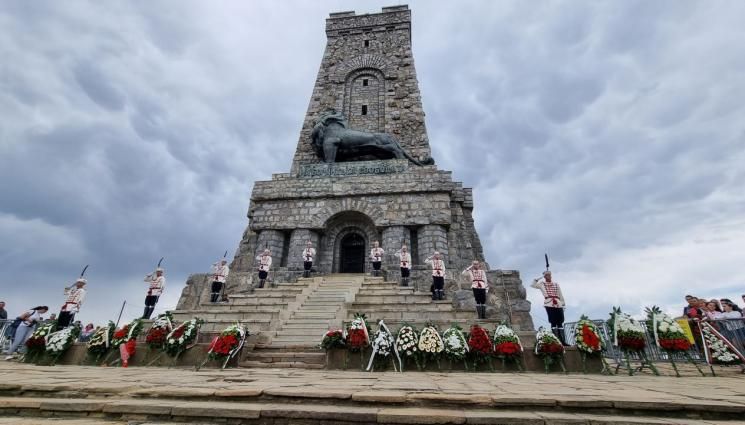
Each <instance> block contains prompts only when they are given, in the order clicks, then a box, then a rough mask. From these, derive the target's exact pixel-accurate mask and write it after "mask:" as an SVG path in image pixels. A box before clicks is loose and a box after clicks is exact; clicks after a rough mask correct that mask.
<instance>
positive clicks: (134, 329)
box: [111, 319, 142, 348]
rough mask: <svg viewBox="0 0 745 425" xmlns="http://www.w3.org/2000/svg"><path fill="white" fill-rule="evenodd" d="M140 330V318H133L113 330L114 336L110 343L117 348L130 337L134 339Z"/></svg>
mask: <svg viewBox="0 0 745 425" xmlns="http://www.w3.org/2000/svg"><path fill="white" fill-rule="evenodd" d="M140 332H142V319H135V320H133V321H131V322H129V323H127V324H126V325H124V326H122V327H121V328H119V329H117V330H116V331H114V337H113V338H112V339H111V345H112V346H113V347H114V348H119V346H120V345H122V344H124V343H126V342H127V341H129V340H130V339H135V338H137V336H138V335H139V334H140Z"/></svg>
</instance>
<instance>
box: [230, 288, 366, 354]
mask: <svg viewBox="0 0 745 425" xmlns="http://www.w3.org/2000/svg"><path fill="white" fill-rule="evenodd" d="M365 280H366V277H365V276H363V275H351V274H350V275H346V274H338V275H331V276H324V277H318V278H314V279H299V281H298V284H308V288H309V290H308V291H307V293H305V294H303V296H302V297H301V298H299V299H297V300H296V307H295V308H294V309H292V311H290V312H289V315H288V316H289V317H287V318H286V319H285V320H282V321H281V323H280V324H279V325H278V326H277V327H276V330H274V332H272V336H271V339H270V341H268V342H266V343H261V344H257V345H256V346H255V347H254V350H253V351H252V352H249V353H247V354H246V356H245V357H244V359H243V361H241V362H240V366H241V367H292V368H306V369H323V368H324V367H325V366H326V355H325V353H323V352H321V351H319V350H318V349H317V348H316V347H317V345H318V343H319V342H320V341H321V338H322V337H323V334H324V332H326V331H327V330H328V329H329V328H331V327H339V326H341V323H342V321H343V319H344V318H345V317H346V305H347V303H349V302H351V301H352V300H354V298H355V294H356V293H357V291H358V290H359V288H360V287H361V285H362V284H363V282H364V281H365Z"/></svg>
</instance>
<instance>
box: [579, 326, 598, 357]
mask: <svg viewBox="0 0 745 425" xmlns="http://www.w3.org/2000/svg"><path fill="white" fill-rule="evenodd" d="M582 340H583V341H584V343H585V344H587V346H588V347H590V348H591V349H592V350H594V351H600V338H598V336H597V334H595V332H593V330H592V329H591V328H590V327H589V326H588V325H583V326H582Z"/></svg>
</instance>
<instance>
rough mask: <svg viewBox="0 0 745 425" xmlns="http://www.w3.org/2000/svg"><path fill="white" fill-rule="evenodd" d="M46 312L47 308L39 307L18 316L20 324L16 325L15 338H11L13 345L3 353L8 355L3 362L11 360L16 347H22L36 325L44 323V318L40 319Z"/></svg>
mask: <svg viewBox="0 0 745 425" xmlns="http://www.w3.org/2000/svg"><path fill="white" fill-rule="evenodd" d="M47 311H49V307H47V306H45V305H41V306H38V307H34V308H32V309H31V310H29V311H27V312H25V313H23V314H21V315H20V316H18V320H20V321H21V322H20V323H19V324H18V328H17V329H16V333H15V336H14V337H13V343H12V344H11V345H10V348H9V349H8V351H7V352H6V353H5V354H7V355H8V357H6V358H5V360H10V359H12V358H13V355H14V354H15V352H16V350H17V349H18V347H20V346H22V345H23V343H25V342H26V340H27V339H28V338H29V337H30V336H31V334H32V333H34V329H36V324H37V323H41V322H43V321H44V318H43V317H41V315H42V314H46V312H47Z"/></svg>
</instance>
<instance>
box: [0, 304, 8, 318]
mask: <svg viewBox="0 0 745 425" xmlns="http://www.w3.org/2000/svg"><path fill="white" fill-rule="evenodd" d="M0 320H8V312H7V311H5V301H0Z"/></svg>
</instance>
